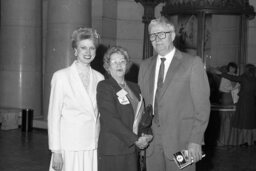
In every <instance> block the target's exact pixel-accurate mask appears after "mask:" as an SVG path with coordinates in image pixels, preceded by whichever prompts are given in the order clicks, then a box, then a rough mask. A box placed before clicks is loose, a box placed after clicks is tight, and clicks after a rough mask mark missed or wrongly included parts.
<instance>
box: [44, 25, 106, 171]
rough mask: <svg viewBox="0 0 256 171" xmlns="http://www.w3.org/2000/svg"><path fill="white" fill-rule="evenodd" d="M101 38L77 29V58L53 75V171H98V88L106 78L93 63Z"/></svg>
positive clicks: (50, 129) (74, 43)
mask: <svg viewBox="0 0 256 171" xmlns="http://www.w3.org/2000/svg"><path fill="white" fill-rule="evenodd" d="M98 39H99V35H98V33H97V32H96V30H94V29H92V28H80V29H77V30H75V31H74V32H73V34H72V48H73V49H74V56H75V57H76V58H77V59H76V60H75V61H74V62H73V64H72V65H71V66H70V67H67V68H65V69H61V70H59V71H57V72H55V73H54V74H53V77H52V81H51V94H50V102H49V111H48V135H49V148H50V150H51V151H52V159H51V164H50V171H52V170H56V171H97V145H98V144H97V143H98V133H99V114H98V109H97V103H96V87H97V84H98V82H99V81H101V80H103V79H104V77H103V76H102V75H101V74H100V73H99V72H97V71H95V70H94V69H92V68H91V67H90V63H91V62H92V60H93V59H94V58H95V52H96V45H97V44H98Z"/></svg>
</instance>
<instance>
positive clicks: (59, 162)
mask: <svg viewBox="0 0 256 171" xmlns="http://www.w3.org/2000/svg"><path fill="white" fill-rule="evenodd" d="M62 167H63V159H62V155H61V153H53V159H52V168H53V169H54V170H56V171H61V170H62Z"/></svg>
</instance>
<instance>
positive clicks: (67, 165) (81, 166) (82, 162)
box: [49, 150, 98, 171]
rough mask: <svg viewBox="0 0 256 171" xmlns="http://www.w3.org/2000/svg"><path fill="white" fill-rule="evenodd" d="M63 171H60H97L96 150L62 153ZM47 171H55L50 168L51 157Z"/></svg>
mask: <svg viewBox="0 0 256 171" xmlns="http://www.w3.org/2000/svg"><path fill="white" fill-rule="evenodd" d="M62 158H63V162H64V163H63V169H62V171H97V170H98V162H97V150H89V151H88V150H86V151H63V152H62ZM49 171H55V170H54V169H53V168H52V157H51V163H50V168H49Z"/></svg>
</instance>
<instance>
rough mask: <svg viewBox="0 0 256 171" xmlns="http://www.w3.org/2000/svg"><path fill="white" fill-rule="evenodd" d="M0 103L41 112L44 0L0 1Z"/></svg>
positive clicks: (36, 113) (35, 113) (4, 105)
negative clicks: (42, 16)
mask: <svg viewBox="0 0 256 171" xmlns="http://www.w3.org/2000/svg"><path fill="white" fill-rule="evenodd" d="M0 40H1V43H0V45H1V47H0V80H1V84H0V106H1V107H12V108H31V109H33V110H34V117H38V116H40V115H41V97H42V91H41V83H42V82H41V75H42V72H41V0H23V1H22V2H21V0H3V1H1V37H0Z"/></svg>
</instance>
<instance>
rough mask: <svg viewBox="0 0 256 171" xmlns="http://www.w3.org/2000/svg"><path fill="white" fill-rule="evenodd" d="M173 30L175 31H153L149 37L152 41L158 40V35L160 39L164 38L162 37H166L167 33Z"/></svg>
mask: <svg viewBox="0 0 256 171" xmlns="http://www.w3.org/2000/svg"><path fill="white" fill-rule="evenodd" d="M171 32H173V31H166V32H157V33H152V34H149V39H150V41H152V42H153V41H155V40H156V37H158V39H160V40H162V39H165V38H166V34H167V33H171Z"/></svg>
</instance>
